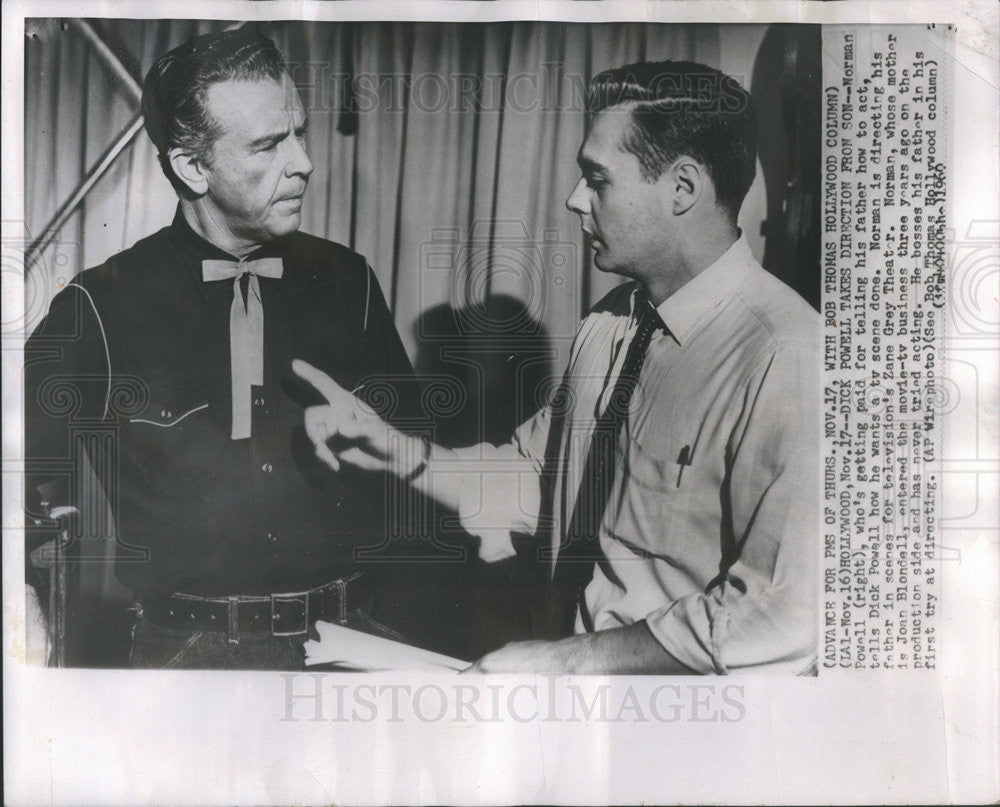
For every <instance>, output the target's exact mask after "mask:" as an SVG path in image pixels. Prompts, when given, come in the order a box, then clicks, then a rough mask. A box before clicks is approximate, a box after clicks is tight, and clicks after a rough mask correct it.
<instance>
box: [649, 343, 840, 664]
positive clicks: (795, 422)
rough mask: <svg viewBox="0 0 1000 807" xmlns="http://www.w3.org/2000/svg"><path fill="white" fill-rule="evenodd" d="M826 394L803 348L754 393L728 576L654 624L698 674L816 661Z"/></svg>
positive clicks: (733, 487)
mask: <svg viewBox="0 0 1000 807" xmlns="http://www.w3.org/2000/svg"><path fill="white" fill-rule="evenodd" d="M820 395H821V392H820V373H819V369H818V367H817V366H816V357H815V352H814V351H813V350H812V349H811V348H809V349H807V348H806V347H803V346H798V345H779V346H778V347H777V348H776V350H775V352H774V353H773V354H772V355H771V356H770V357H769V358H768V360H767V361H766V362H764V363H762V366H761V367H760V369H759V371H758V372H756V373H754V374H753V375H752V376H751V380H750V382H749V383H748V385H747V387H746V389H745V394H744V395H743V397H742V403H743V409H742V412H741V413H740V416H739V418H738V420H737V422H736V425H735V427H734V429H733V431H732V433H731V436H730V438H729V442H728V445H727V461H726V462H727V472H728V474H727V477H728V478H727V480H726V483H725V485H724V487H723V490H722V494H721V495H722V499H723V511H724V512H725V511H726V510H728V511H729V513H730V515H729V519H728V520H729V521H730V524H731V533H730V534H729V535H728V536H727V535H725V533H727V532H729V529H727V525H724V528H723V533H724V537H723V544H724V550H723V558H722V564H721V571H720V575H719V577H718V578H716V580H714V581H713V582H712V583H711V584H710V585H709V586H708V587H707V589H706V590H705V591H703V592H700V593H695V594H691V595H688V596H684V597H680V598H678V599H675V600H673V601H672V602H670V603H668V604H666V605H664V607H662V608H660V609H658V610H656V611H653V612H652V613H650V614H648V616H647V617H646V621H647V624H648V626H649V628H650V630H651V631H652V633H653V635H654V636H655V637H656V639H657V640H658V641H659V642H660V643H661V644H662V645H663V646H664V648H665V649H666V650H667V651H668V652H669V653H670V654H671V655H673V656H674V657H675V658H676V659H678V660H679V661H680V662H682V663H683V664H684V665H686V666H687V667H689V668H691V669H692V670H694V671H696V672H699V673H727V672H734V671H738V670H742V669H747V668H755V669H760V670H762V671H766V670H767V669H768V668H771V669H773V670H774V671H782V672H805V671H806V670H807V669H808V668H809V667H810V665H811V664H812V662H813V660H814V655H815V652H816V637H817V628H816V608H817V604H816V584H817V563H818V551H819V548H818V531H819V513H818V508H819V483H818V479H819V474H818V472H817V469H816V465H815V463H816V462H817V461H818V456H819V454H818V451H819V429H820V414H819V413H820Z"/></svg>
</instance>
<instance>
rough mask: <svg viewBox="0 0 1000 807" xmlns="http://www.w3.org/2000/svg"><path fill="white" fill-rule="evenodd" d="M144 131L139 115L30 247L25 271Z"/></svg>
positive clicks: (25, 258) (25, 260)
mask: <svg viewBox="0 0 1000 807" xmlns="http://www.w3.org/2000/svg"><path fill="white" fill-rule="evenodd" d="M140 129H142V113H137V114H136V116H135V117H134V118H132V122H131V123H130V124H129V125H128V127H127V128H126V129H125V131H124V132H122V134H121V135H120V136H119V137H118V139H117V140H116V141H115V142H114V143H112V144H111V145H110V146H109V147H108V148H107V149H106V150H105V152H104V154H102V155H101V158H100V159H99V160H98V161H97V163H96V164H95V165H94V167H93V168H91V169H90V170H89V171H88V172H87V175H86V176H85V177H84V178H83V181H82V182H81V183H80V184H79V185H78V186H77V188H76V190H75V191H73V193H72V195H70V197H69V199H67V200H66V202H65V203H64V204H63V205H62V207H60V208H59V210H57V211H56V214H55V215H54V216H53V217H52V219H51V220H50V221H49V223H48V225H46V227H45V229H44V230H43V231H42V234H41V235H40V236H39V237H38V238H36V239H35V240H34V241H33V242H32V243H31V245H30V246H29V247H28V249H27V251H26V252H25V256H24V263H25V270H26V271H27V270H28V269H30V268H31V267H32V266H33V265H34V263H35V261H37V260H38V257H39V256H40V255H41V253H42V250H44V249H45V247H47V246H48V245H49V244H50V243H51V242H52V239H53V238H55V237H56V234H57V233H58V232H59V230H60V228H61V227H62V226H63V225H64V224H65V223H66V221H67V220H68V219H69V217H70V216H72V215H73V212H74V211H75V210H76V208H77V205H79V204H80V202H82V201H83V197H84V196H86V195H87V194H88V193H89V192H90V189H91V188H93V187H94V185H96V184H97V180H99V179H100V178H101V177H102V176H103V175H104V172H105V171H107V170H108V168H110V167H111V164H112V163H113V162H114V161H115V160H116V159H117V158H118V155H119V154H121V153H122V152H123V151H124V150H125V147H126V146H128V144H129V143H130V142H132V140H133V139H134V138H135V136H136V135H137V134H139V130H140Z"/></svg>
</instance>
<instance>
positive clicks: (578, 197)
mask: <svg viewBox="0 0 1000 807" xmlns="http://www.w3.org/2000/svg"><path fill="white" fill-rule="evenodd" d="M586 189H587V182H586V180H584V178H583V177H580V181H579V182H577V183H576V187H575V188H573V192H572V193H571V194H570V195H569V198H568V199H567V200H566V207H568V208H569V209H570V210H571V211H572V212H574V213H576V214H577V215H578V216H583V215H585V214H586V212H587V194H586V193H585V191H586Z"/></svg>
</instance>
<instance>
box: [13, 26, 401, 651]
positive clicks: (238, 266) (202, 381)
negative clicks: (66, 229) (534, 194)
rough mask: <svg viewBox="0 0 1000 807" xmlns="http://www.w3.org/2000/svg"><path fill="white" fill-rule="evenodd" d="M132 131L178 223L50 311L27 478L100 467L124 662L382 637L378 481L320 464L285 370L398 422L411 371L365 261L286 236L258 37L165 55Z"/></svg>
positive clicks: (277, 116)
mask: <svg viewBox="0 0 1000 807" xmlns="http://www.w3.org/2000/svg"><path fill="white" fill-rule="evenodd" d="M143 114H144V118H145V126H146V130H147V132H148V134H149V136H150V138H151V139H152V141H153V143H154V144H155V145H156V147H157V149H158V151H159V159H160V162H161V165H162V167H163V171H164V172H165V174H166V175H167V177H168V178H169V180H170V182H171V183H172V185H173V187H174V188H175V189H176V191H177V194H178V196H179V204H178V208H177V212H176V215H175V216H174V220H173V222H172V223H171V224H170V225H169V226H168V227H165V228H164V229H162V230H160V231H159V232H157V233H155V234H154V235H151V236H150V237H148V238H145V239H143V240H141V241H139V242H138V243H137V244H135V245H134V246H133V247H131V248H130V249H127V250H125V251H124V252H121V253H119V254H117V255H115V256H113V257H111V258H110V259H108V260H107V261H106V262H105V263H104V264H103V265H102V266H99V267H97V268H95V269H90V270H88V271H86V272H83V273H82V274H81V275H79V276H78V277H77V278H76V279H74V280H73V281H72V282H71V283H69V284H68V285H67V288H66V289H65V290H63V291H62V292H61V293H60V294H59V295H58V296H57V297H56V298H55V300H54V301H53V303H52V306H51V309H50V313H49V315H48V317H47V318H46V320H45V321H44V323H43V324H42V325H41V326H40V327H39V329H38V330H37V331H36V333H35V334H34V335H33V337H32V339H31V341H30V343H29V345H28V348H27V355H28V357H29V362H28V370H27V373H26V389H27V397H26V413H27V442H28V457H29V463H31V467H34V468H36V469H37V468H40V467H41V466H42V465H44V463H45V461H47V460H49V459H53V458H54V459H58V458H63V457H67V456H73V457H74V458H75V459H76V460H79V457H78V456H77V455H78V454H79V453H80V446H82V445H87V447H88V452H89V459H90V461H91V462H92V463H94V464H95V465H101V464H103V465H104V467H105V468H106V470H107V473H106V474H104V479H103V482H104V484H105V487H106V491H105V492H106V493H107V494H108V498H109V500H111V502H112V506H113V507H114V516H115V521H116V528H117V535H118V550H119V551H118V561H117V565H116V572H117V576H118V578H119V579H120V580H121V582H122V583H124V584H125V585H126V586H128V587H129V588H131V589H132V590H134V591H135V593H136V612H137V622H136V625H135V629H134V631H133V646H132V663H133V665H134V666H143V667H145V666H151V667H157V666H172V667H184V666H191V667H232V668H294V667H298V666H300V665H301V663H302V657H303V654H302V648H301V645H302V642H303V641H304V639H305V638H306V635H307V632H308V631H309V629H310V626H311V625H312V623H313V622H314V621H315V620H316V619H317V618H323V619H326V620H339V621H341V622H342V623H344V624H350V625H354V626H356V627H359V628H362V629H366V630H378V626H377V625H375V623H373V621H372V619H371V614H370V605H371V601H372V597H373V592H374V591H375V588H376V580H375V575H374V574H373V573H372V571H371V566H372V564H370V563H369V564H367V565H365V564H359V562H358V560H357V558H356V554H355V550H356V549H357V548H358V547H360V546H369V547H371V546H376V545H378V544H380V543H382V542H383V541H384V539H385V536H386V530H387V527H386V516H385V512H384V494H383V489H382V486H381V481H380V480H379V479H376V478H373V477H369V476H362V475H360V474H357V475H355V476H353V477H352V476H349V475H348V476H344V475H341V476H338V477H335V476H334V475H333V474H331V473H330V472H329V470H328V469H326V468H325V467H323V466H322V465H321V464H320V463H319V462H318V461H317V460H316V458H315V457H314V456H313V452H312V450H311V445H310V443H309V441H308V439H307V438H306V436H305V434H304V431H303V429H302V411H303V406H305V405H308V404H309V403H313V402H316V400H318V399H312V398H311V396H314V395H315V393H314V392H313V391H312V390H309V389H308V388H307V387H306V386H305V385H303V384H302V383H301V382H300V381H298V379H296V378H295V377H294V376H293V375H292V374H291V372H290V366H291V362H292V359H293V358H295V357H306V358H307V359H308V360H309V361H310V362H311V363H313V364H315V365H316V366H317V367H320V368H322V369H323V370H324V371H325V372H326V373H328V374H329V375H330V376H332V377H333V378H335V379H336V380H337V381H338V382H339V383H340V384H342V385H344V386H345V387H346V388H347V389H352V390H354V389H359V388H362V390H363V388H364V387H365V385H366V379H369V382H370V380H371V379H372V378H375V377H377V378H378V379H379V385H380V386H381V388H382V389H383V392H384V384H385V383H389V384H390V385H392V384H393V383H394V384H395V390H394V393H395V397H396V399H397V401H398V403H399V407H398V409H397V411H399V412H402V413H406V412H407V407H408V406H410V405H411V404H412V402H413V401H415V400H418V398H417V396H416V393H417V390H416V389H415V386H414V383H415V382H414V381H413V377H412V369H411V366H410V363H409V361H408V359H407V356H406V354H405V352H404V350H403V347H402V344H401V342H400V340H399V337H398V334H397V333H396V330H395V328H394V326H393V322H392V319H391V316H390V314H389V311H388V310H387V308H386V305H385V302H384V300H383V297H382V294H381V292H380V290H379V287H378V283H377V282H376V280H375V278H374V275H373V274H372V271H371V270H370V269H369V267H368V266H367V264H366V262H365V260H364V259H363V258H362V257H361V256H359V255H357V254H355V253H353V252H351V251H350V250H349V249H347V248H345V247H343V246H341V245H339V244H335V243H331V242H329V241H324V240H322V239H319V238H315V237H313V236H310V235H306V234H304V233H300V232H298V228H299V224H300V222H301V209H302V203H303V194H304V193H305V190H306V186H307V184H308V182H309V178H310V175H311V174H312V172H313V164H312V162H311V161H310V159H309V156H308V155H307V153H306V149H305V129H306V111H305V110H304V109H303V107H302V104H301V102H300V99H299V95H298V93H297V91H296V89H295V87H294V85H293V84H292V82H291V79H290V78H289V76H288V75H287V73H286V72H285V70H284V69H283V67H282V56H281V54H280V53H279V52H278V50H277V49H276V48H275V46H274V44H273V43H272V42H271V41H270V40H268V39H266V38H263V37H261V36H260V35H259V34H257V33H255V32H254V30H252V29H250V28H245V29H241V30H237V31H229V32H224V33H218V34H211V35H207V36H203V37H200V38H197V39H195V40H192V41H190V42H187V43H185V44H183V45H181V46H180V47H178V48H176V49H174V50H172V51H170V52H169V53H167V54H166V55H165V56H163V57H162V58H161V59H160V60H159V61H157V62H156V64H155V65H154V66H153V68H152V69H151V70H150V72H149V75H148V77H147V79H146V82H145V86H144V90H143ZM392 379H396V382H392ZM368 386H371V384H370V383H369V384H368ZM67 390H68V392H67ZM109 425H110V426H111V427H112V429H111V433H112V434H113V440H112V442H111V443H110V444H104V445H102V444H101V441H100V435H104V434H108V433H109V430H108V426H109ZM88 434H90V435H98V437H97V439H89V438H88V437H87V435H88ZM79 435H83V436H84V437H83V439H82V442H81V441H79V440H77V437H79ZM97 455H99V456H97ZM80 487H81V483H80V481H79V474H78V473H75V474H73V475H71V476H70V478H68V479H63V480H62V483H61V484H60V483H59V480H57V479H54V478H48V477H47V476H46V475H45V474H44V473H37V474H35V475H34V476H33V477H32V478H30V479H29V496H30V494H32V493H34V492H35V491H36V490H37V491H38V498H39V499H40V500H41V501H42V502H44V503H45V504H46V505H47V506H48V507H50V508H58V507H62V506H75V507H81V506H82V503H81V502H80V501H79V498H80V495H81V494H80Z"/></svg>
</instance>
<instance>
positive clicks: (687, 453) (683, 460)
mask: <svg viewBox="0 0 1000 807" xmlns="http://www.w3.org/2000/svg"><path fill="white" fill-rule="evenodd" d="M693 458H694V453H693V452H692V451H691V446H684V448H682V449H681V453H680V454H678V455H677V464H678V465H679V466H681V467H680V470H678V471H677V487H680V486H681V477H682V476H683V475H684V466H685V465H690V464H691V462H692V460H693Z"/></svg>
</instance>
